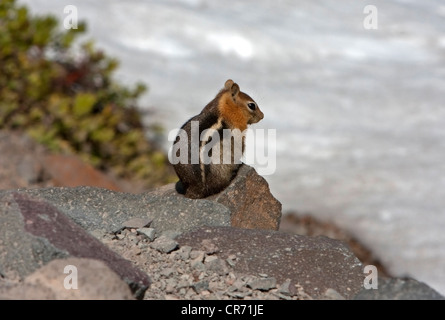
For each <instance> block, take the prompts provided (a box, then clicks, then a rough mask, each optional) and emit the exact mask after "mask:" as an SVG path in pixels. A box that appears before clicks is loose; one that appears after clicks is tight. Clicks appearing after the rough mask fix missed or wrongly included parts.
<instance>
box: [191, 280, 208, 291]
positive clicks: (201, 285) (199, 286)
mask: <svg viewBox="0 0 445 320" xmlns="http://www.w3.org/2000/svg"><path fill="white" fill-rule="evenodd" d="M192 287H193V289H194V290H195V291H196V293H201V292H202V291H204V290H208V289H209V282H208V281H207V280H202V281H198V282H195V283H193V285H192Z"/></svg>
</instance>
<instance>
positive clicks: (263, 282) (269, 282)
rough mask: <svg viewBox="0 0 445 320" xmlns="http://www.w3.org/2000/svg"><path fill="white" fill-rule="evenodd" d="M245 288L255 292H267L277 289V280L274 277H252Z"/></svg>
mask: <svg viewBox="0 0 445 320" xmlns="http://www.w3.org/2000/svg"><path fill="white" fill-rule="evenodd" d="M247 286H248V287H250V288H252V289H256V290H262V291H267V290H270V289H273V288H276V287H277V280H276V279H275V278H274V277H270V278H257V277H253V278H252V279H251V280H250V281H249V282H247Z"/></svg>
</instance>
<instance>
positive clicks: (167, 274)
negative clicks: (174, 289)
mask: <svg viewBox="0 0 445 320" xmlns="http://www.w3.org/2000/svg"><path fill="white" fill-rule="evenodd" d="M175 272H176V270H175V269H174V268H165V269H163V270H162V271H161V275H162V276H164V277H166V278H168V277H170V276H171V275H172V274H175Z"/></svg>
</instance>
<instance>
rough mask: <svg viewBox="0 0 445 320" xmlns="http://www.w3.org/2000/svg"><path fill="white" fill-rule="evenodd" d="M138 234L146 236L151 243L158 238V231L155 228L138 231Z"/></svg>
mask: <svg viewBox="0 0 445 320" xmlns="http://www.w3.org/2000/svg"><path fill="white" fill-rule="evenodd" d="M137 232H138V233H139V234H142V235H144V236H146V237H147V239H149V240H150V241H153V240H154V239H155V238H156V230H155V229H153V228H140V229H137Z"/></svg>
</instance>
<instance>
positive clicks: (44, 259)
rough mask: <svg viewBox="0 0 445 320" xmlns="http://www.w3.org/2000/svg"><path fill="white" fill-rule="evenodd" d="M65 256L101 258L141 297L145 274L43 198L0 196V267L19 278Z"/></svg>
mask: <svg viewBox="0 0 445 320" xmlns="http://www.w3.org/2000/svg"><path fill="white" fill-rule="evenodd" d="M68 256H72V257H78V258H92V259H97V260H101V261H103V262H104V263H105V264H106V265H107V266H108V267H109V268H110V269H112V270H113V271H114V272H116V273H117V274H118V275H119V276H120V277H121V278H122V279H123V280H124V281H125V282H127V283H128V285H129V286H130V288H131V290H132V291H133V293H134V295H135V296H136V297H137V298H141V297H142V296H143V295H144V292H145V290H146V289H147V288H148V286H149V285H150V281H149V278H148V276H147V275H146V274H145V273H143V272H142V271H140V270H139V269H137V268H136V267H134V266H133V265H132V264H131V262H130V261H128V260H125V259H124V258H122V257H121V256H119V255H118V254H116V253H115V252H113V251H111V250H110V249H108V247H106V246H105V245H104V244H102V243H101V242H100V241H99V240H97V239H96V238H94V237H93V236H92V235H90V234H89V233H87V232H85V231H84V230H83V229H82V228H81V227H79V226H78V225H77V224H76V223H74V222H73V221H72V220H71V219H70V218H68V217H66V216H65V215H64V214H63V213H62V212H60V211H59V210H57V209H56V208H55V207H54V206H52V205H51V204H49V203H47V202H45V201H44V200H37V199H33V198H31V197H30V196H29V195H27V194H26V193H20V192H14V193H13V192H10V193H6V194H4V193H3V194H1V195H0V266H1V267H0V268H1V272H2V273H3V274H5V275H8V274H15V275H16V276H17V278H18V279H16V280H21V279H23V278H24V277H26V276H27V275H29V274H30V273H32V272H34V271H35V270H37V269H39V268H40V267H41V266H43V265H45V264H47V263H49V262H50V261H52V260H54V259H57V258H65V257H68Z"/></svg>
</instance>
